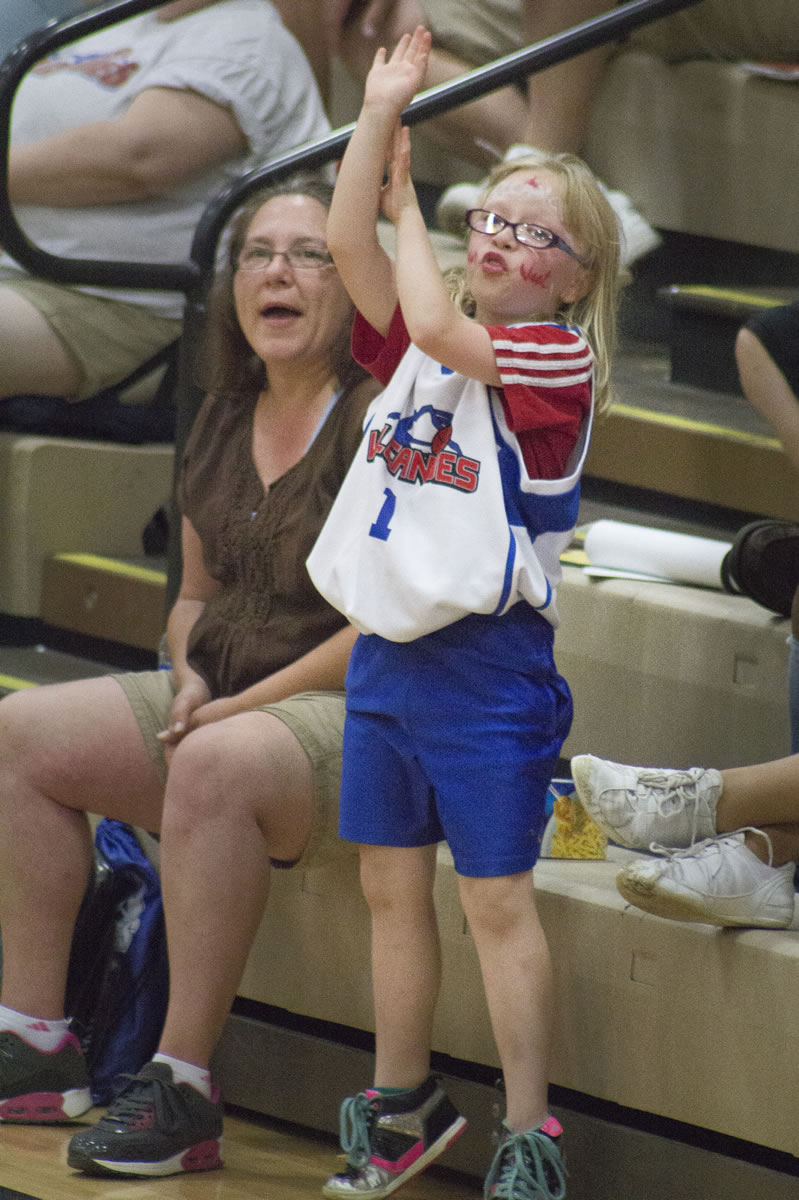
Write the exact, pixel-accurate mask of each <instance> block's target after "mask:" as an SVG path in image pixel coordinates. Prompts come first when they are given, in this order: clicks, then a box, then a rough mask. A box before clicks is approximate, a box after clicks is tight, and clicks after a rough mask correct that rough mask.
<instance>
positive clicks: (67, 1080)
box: [0, 1030, 92, 1125]
mask: <svg viewBox="0 0 799 1200" xmlns="http://www.w3.org/2000/svg"><path fill="white" fill-rule="evenodd" d="M91 1106H92V1098H91V1093H90V1091H89V1076H88V1073H87V1071H86V1062H85V1060H84V1057H83V1055H82V1053H81V1049H80V1045H79V1044H78V1039H77V1038H76V1037H75V1035H74V1034H72V1033H67V1034H66V1035H65V1036H64V1040H63V1041H62V1042H61V1044H60V1045H59V1046H57V1047H56V1049H55V1050H39V1049H37V1047H36V1046H32V1045H31V1044H30V1042H26V1041H25V1039H24V1038H22V1037H20V1036H19V1034H17V1033H12V1032H11V1031H10V1030H4V1031H3V1032H2V1033H0V1121H16V1122H18V1123H20V1124H26V1125H53V1124H58V1123H63V1122H64V1121H74V1120H75V1119H76V1118H77V1117H79V1116H81V1114H82V1113H85V1112H87V1111H88V1110H89V1109H90V1108H91Z"/></svg>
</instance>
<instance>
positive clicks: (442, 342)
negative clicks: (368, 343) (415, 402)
mask: <svg viewBox="0 0 799 1200" xmlns="http://www.w3.org/2000/svg"><path fill="white" fill-rule="evenodd" d="M410 165H411V137H410V132H409V130H408V129H407V128H406V127H404V126H403V127H399V126H398V127H397V130H396V132H395V136H394V141H393V145H392V154H391V161H390V168H389V184H388V187H387V189H386V192H385V196H384V201H383V207H384V210H385V212H386V215H387V216H389V217H390V218H391V220H392V221H393V222H394V226H395V228H396V231H397V248H396V255H397V261H396V275H397V292H398V296H399V302H400V307H401V309H402V316H403V319H404V321H405V327H406V328H407V330H408V333H409V335H410V338H411V341H412V342H413V343H414V345H415V346H418V347H419V349H420V350H423V351H424V353H425V354H428V355H429V356H430V357H431V358H432V359H434V360H435V361H436V362H439V363H442V364H443V365H444V366H446V367H449V368H450V370H452V371H457V372H458V373H459V374H461V375H465V376H466V377H467V378H469V379H477V380H480V381H481V382H482V383H490V384H493V385H495V386H498V385H499V383H500V377H499V370H498V368H497V363H496V356H495V353H494V345H493V342H492V341H491V336H490V334H489V333H488V330H487V329H485V328H484V327H483V326H482V325H479V324H478V323H477V322H475V321H472V320H470V319H469V318H468V317H466V316H464V315H463V314H462V313H461V312H459V311H458V309H457V308H456V307H455V305H454V304H453V303H452V300H451V298H450V295H449V292H448V291H447V288H446V285H445V283H444V280H443V278H442V276H441V270H440V268H439V266H438V262H437V260H436V257H435V254H434V253H433V247H432V245H431V244H430V236H429V234H428V232H427V229H426V227H425V223H424V219H423V217H422V213H421V211H420V209H419V204H418V202H417V199H416V192H415V190H414V187H413V182H412V180H411V173H410Z"/></svg>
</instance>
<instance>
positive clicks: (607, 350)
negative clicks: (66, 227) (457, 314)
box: [447, 150, 622, 415]
mask: <svg viewBox="0 0 799 1200" xmlns="http://www.w3.org/2000/svg"><path fill="white" fill-rule="evenodd" d="M529 168H537V169H538V170H546V171H549V172H551V173H552V174H553V175H555V176H557V177H558V178H559V179H560V180H561V181H562V189H561V206H562V211H563V221H564V224H565V225H566V226H567V227H568V229H569V231H570V232H571V233H572V234H574V236H575V238H576V239H577V241H578V242H579V243H580V246H581V248H582V252H583V254H584V255H585V260H586V270H587V272H588V274H589V278H590V281H591V282H590V286H589V288H588V291H587V293H586V295H585V296H584V297H583V298H582V299H581V300H576V301H574V302H573V303H569V304H564V305H563V306H562V308H561V309H560V310H559V311H558V312H557V313H556V314H555V318H554V319H555V320H557V321H562V322H563V323H564V324H569V325H577V326H579V328H580V329H581V330H582V332H583V333H584V334H585V337H586V339H587V341H588V343H589V345H590V346H591V349H592V350H593V352H594V360H595V362H594V407H595V411H596V413H597V415H600V414H602V413H604V412H606V411H607V410H608V408H609V407H610V404H611V389H610V364H611V360H612V358H613V353H614V351H615V348H616V307H617V303H618V294H619V288H620V285H621V282H622V281H621V278H620V270H619V228H618V224H617V221H616V215H615V213H614V212H613V209H612V208H611V206H610V203H609V201H608V199H607V197H606V196H605V194H604V192H603V191H602V189H601V187H600V186H599V183H598V181H597V179H596V176H595V175H594V173H593V171H591V169H590V168H589V167H588V166H586V164H585V163H584V162H583V160H582V159H581V158H578V157H577V156H576V155H574V154H556V153H548V152H546V151H543V150H540V151H539V150H531V151H530V152H529V153H526V154H524V155H522V156H520V157H519V158H512V159H509V160H508V161H506V162H502V163H500V164H499V166H497V167H495V168H494V170H493V171H492V172H491V174H490V175H489V177H488V180H487V181H486V185H485V187H484V189H483V194H482V197H481V199H480V201H479V204H478V207H482V206H484V205H485V204H486V202H487V200H488V197H489V196H490V195H491V192H492V191H493V190H494V188H495V187H496V186H497V184H499V183H501V182H502V180H503V179H507V178H508V176H509V175H513V174H515V173H516V171H521V170H525V169H529ZM447 283H448V285H449V287H450V290H451V292H452V297H453V300H454V301H455V303H456V305H457V306H458V308H459V309H460V310H461V311H462V312H464V313H466V314H467V315H469V316H473V315H474V300H473V299H472V297H471V295H470V294H469V289H468V285H467V282H466V275H465V270H464V268H463V267H455V268H453V269H452V270H451V271H449V272H447Z"/></svg>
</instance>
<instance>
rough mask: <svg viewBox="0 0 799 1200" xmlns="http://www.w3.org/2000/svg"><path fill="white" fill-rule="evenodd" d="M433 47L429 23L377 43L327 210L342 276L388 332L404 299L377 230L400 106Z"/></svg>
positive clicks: (371, 317)
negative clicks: (393, 42)
mask: <svg viewBox="0 0 799 1200" xmlns="http://www.w3.org/2000/svg"><path fill="white" fill-rule="evenodd" d="M429 51H430V35H429V33H428V32H427V31H426V30H425V29H423V28H422V26H419V27H418V28H417V29H416V30H415V31H414V33H413V34H411V35H408V34H406V35H405V36H404V37H402V38H401V39H400V41H399V42H398V43H397V46H396V47H395V49H394V51H393V53H392V54H391V56H390V57H388V58H387V57H386V52H385V50H383V49H381V50H378V52H377V54H376V55H375V60H374V63H373V64H372V69H371V70H370V72H369V75H368V76H367V79H366V86H365V89H364V99H363V105H362V107H361V112H360V115H359V116H358V120H357V122H356V125H355V131H354V132H353V135H352V138H351V139H350V142H349V145H348V146H347V149H346V151H345V153H344V158H343V159H342V162H341V167H340V169H339V173H338V178H337V181H336V188H335V193H334V196H333V203H332V205H331V207H330V213H329V216H328V227H327V241H328V246H329V249H330V253H331V254H332V255H333V259H334V261H335V263H336V266H337V268H338V272H339V274H340V276H341V279H342V282H343V283H344V286H345V287H346V289H347V291H348V292H349V294H350V296H351V298H352V300H353V303H354V304H355V306H356V308H357V309H358V310H359V311H360V312H361V313H362V314H363V316H364V317H366V319H367V321H369V323H370V324H371V325H373V326H374V328H375V329H377V331H378V332H379V333H383V334H384V333H386V332H387V331H388V327H389V324H390V323H391V317H392V315H393V313H394V309H395V307H396V304H397V286H396V282H395V277H394V265H393V263H392V260H391V259H390V258H389V256H388V255H387V254H386V253H385V251H384V250H383V248H382V246H381V245H380V242H379V240H378V236H377V220H378V217H379V215H380V211H381V203H382V195H383V174H384V170H385V166H386V162H387V160H388V158H389V155H390V147H391V143H392V139H393V136H394V131H395V129H396V126H397V123H398V121H399V118H400V114H401V113H402V111H403V109H404V108H406V107H407V105H408V104H409V103H410V102H411V100H412V99H413V96H414V95H415V93H416V91H417V90H418V89H419V87H420V86H421V84H422V82H423V80H424V75H425V71H426V69H427V57H428V54H429Z"/></svg>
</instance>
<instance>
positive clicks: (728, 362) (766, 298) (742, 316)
mask: <svg viewBox="0 0 799 1200" xmlns="http://www.w3.org/2000/svg"><path fill="white" fill-rule="evenodd" d="M658 296H659V297H660V299H661V300H662V301H663V302H664V303H665V304H666V305H667V307H668V309H669V346H670V359H671V381H672V383H686V384H689V385H690V386H692V387H700V388H709V389H710V390H711V391H721V392H730V393H732V394H734V395H739V394H740V392H741V385H740V382H739V379H738V372H737V370H736V366H735V353H734V347H735V337H736V334H737V333H738V330H739V329H740V328H741V326H742V325H743V324H745V322H746V321H747V320H748V319H749V318H750V317H751V316H754V315H755V314H756V313H758V312H762V311H763V309H768V308H774V307H778V306H780V305H784V304H790V303H791V302H792V301H794V300H799V289H796V288H786V287H768V288H766V287H744V286H742V287H718V286H713V285H710V284H698V283H692V284H672V285H670V286H669V287H663V288H659V289H658Z"/></svg>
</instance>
